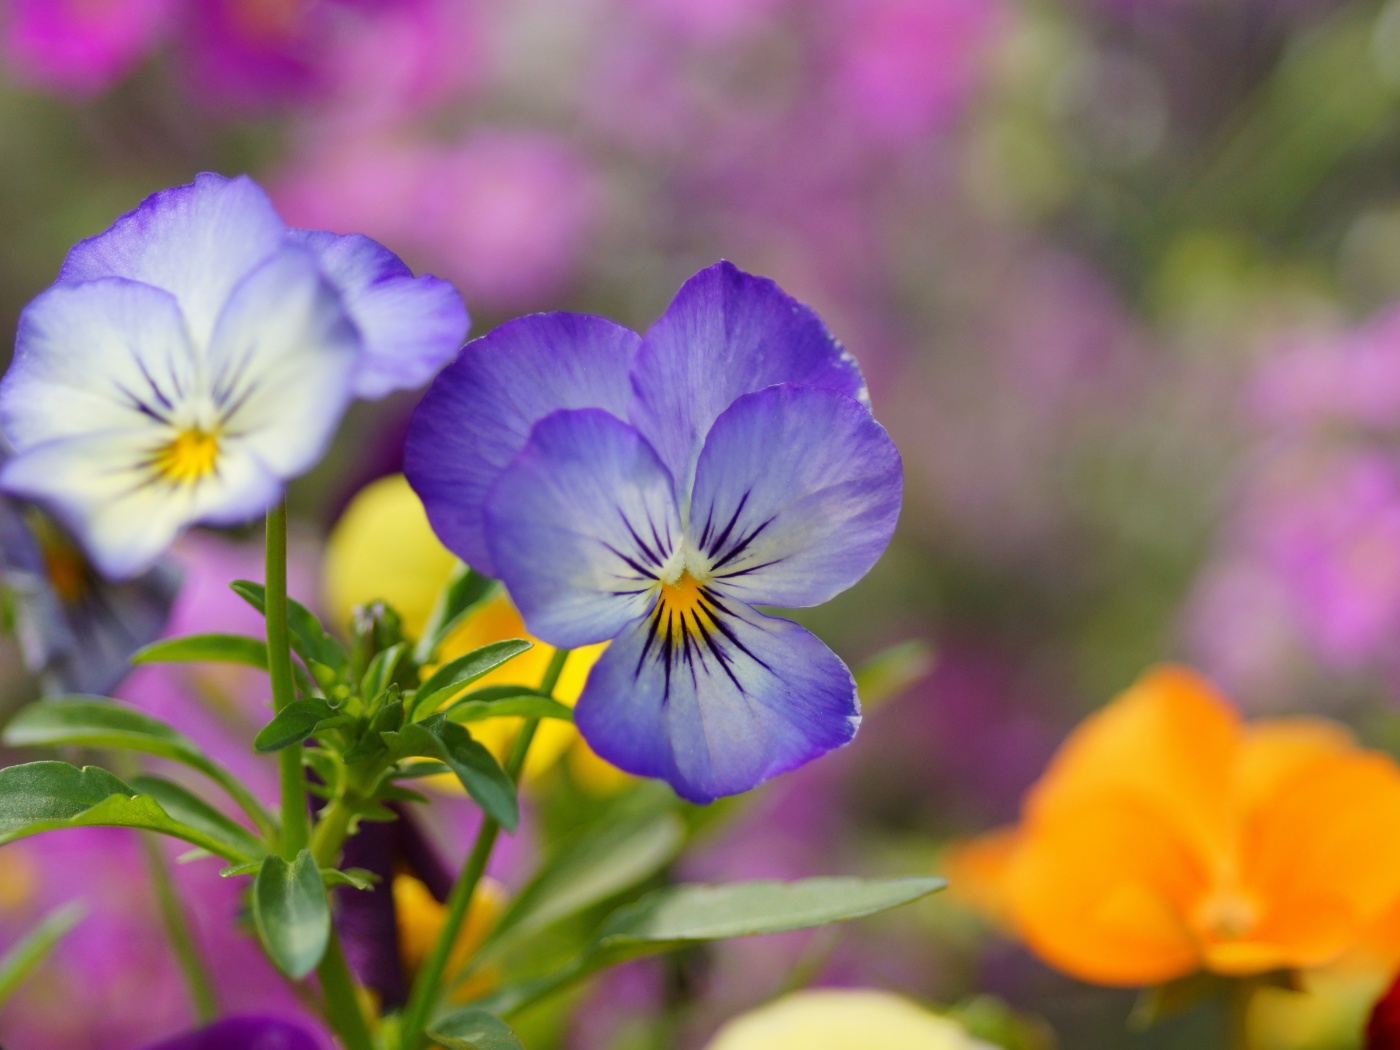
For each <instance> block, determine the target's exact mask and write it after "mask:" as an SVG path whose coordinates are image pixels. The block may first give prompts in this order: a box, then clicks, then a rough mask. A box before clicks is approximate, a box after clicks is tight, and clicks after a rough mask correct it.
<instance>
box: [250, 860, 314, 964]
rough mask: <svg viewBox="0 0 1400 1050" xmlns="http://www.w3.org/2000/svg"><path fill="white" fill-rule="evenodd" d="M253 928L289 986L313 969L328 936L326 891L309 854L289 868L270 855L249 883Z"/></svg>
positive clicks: (289, 865) (286, 864) (285, 863)
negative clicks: (287, 978) (288, 981)
mask: <svg viewBox="0 0 1400 1050" xmlns="http://www.w3.org/2000/svg"><path fill="white" fill-rule="evenodd" d="M253 924H254V925H255V926H256V927H257V929H258V939H259V940H261V941H262V944H263V948H264V949H266V951H267V954H268V958H270V959H271V960H272V961H273V963H274V964H276V966H277V968H278V969H279V970H281V971H282V972H283V973H285V974H286V975H287V976H288V977H290V978H292V979H293V980H300V979H301V978H303V977H305V976H306V975H307V974H309V973H310V972H311V971H312V970H314V969H316V966H317V964H319V963H320V961H321V956H323V955H325V953H326V945H327V944H328V943H329V941H330V935H331V910H330V904H329V902H328V901H327V900H326V887H325V884H324V883H323V882H322V881H321V872H320V870H319V869H318V868H317V867H316V861H315V860H313V859H312V857H311V853H310V851H309V850H302V851H301V852H300V853H298V854H297V859H296V860H295V861H293V862H292V863H290V864H288V863H287V862H286V861H285V860H283V859H282V858H281V857H279V856H277V855H276V854H275V853H274V854H269V855H268V856H266V857H264V858H263V862H262V867H260V868H259V869H258V875H257V878H256V879H254V880H253Z"/></svg>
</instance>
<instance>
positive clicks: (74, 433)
mask: <svg viewBox="0 0 1400 1050" xmlns="http://www.w3.org/2000/svg"><path fill="white" fill-rule="evenodd" d="M466 328H467V315H466V311H465V309H464V307H463V306H462V301H461V299H460V297H458V295H457V293H456V291H455V290H454V289H453V288H452V287H451V286H450V285H448V284H446V283H444V282H442V281H438V280H436V279H435V278H431V277H422V278H417V279H415V278H414V277H413V275H412V273H411V272H410V271H409V270H408V268H407V267H406V266H404V265H403V263H402V262H400V261H399V259H398V258H397V257H396V256H394V255H393V254H391V253H390V252H389V251H387V250H386V249H384V248H383V247H381V246H380V245H378V244H376V243H375V242H374V241H371V240H369V239H368V238H365V237H358V236H349V237H339V236H336V235H334V234H329V233H321V232H310V231H305V230H294V229H289V228H288V227H287V225H286V224H285V223H284V222H283V221H282V219H281V218H280V217H279V216H278V214H277V212H276V210H275V209H274V208H273V206H272V203H271V202H270V201H269V200H268V198H267V196H266V195H265V194H264V193H263V191H262V190H261V189H259V188H258V186H257V185H255V184H254V183H253V182H252V181H251V180H250V179H248V178H246V177H244V178H238V179H226V178H223V177H221V176H218V175H209V174H205V175H200V176H199V177H198V178H197V179H196V180H195V181H194V183H193V184H191V185H188V186H180V187H177V188H175V189H170V190H165V191H164V192H161V193H157V194H155V195H154V196H152V197H149V198H147V199H146V200H145V201H144V202H143V203H142V204H141V206H140V207H138V208H137V209H136V210H135V211H132V212H129V213H127V214H126V215H124V216H122V217H121V218H120V219H118V220H117V222H116V223H115V224H114V225H113V226H112V227H111V228H110V229H109V230H107V231H106V232H105V233H101V234H99V235H98V236H96V237H92V238H90V239H88V240H86V241H82V242H81V243H79V244H78V245H76V246H75V247H74V248H73V249H72V251H70V252H69V253H68V258H67V260H66V261H65V262H64V264H63V269H62V270H61V271H60V273H59V278H58V281H57V283H55V284H54V286H53V287H51V288H50V289H48V291H46V292H44V293H43V294H41V295H40V296H39V297H38V298H37V299H35V300H34V301H33V302H32V303H30V304H29V306H28V307H26V308H25V311H24V313H23V315H22V316H21V318H20V324H19V334H18V336H17V339H16V346H15V358H14V362H13V364H12V365H11V366H10V370H9V372H8V373H7V374H6V376H5V378H4V380H3V382H0V427H3V430H4V433H5V436H6V437H8V438H9V440H10V442H11V443H12V444H13V446H14V448H15V451H16V456H15V458H13V459H12V460H10V462H9V463H7V464H6V465H5V467H4V470H3V472H0V485H3V487H4V488H5V490H6V491H9V492H12V493H14V494H16V495H20V496H24V497H27V498H30V499H33V500H35V501H38V502H40V503H42V504H44V505H45V506H46V507H47V508H48V509H50V510H51V511H52V512H53V513H54V514H55V515H56V516H57V517H58V518H59V519H60V520H61V521H62V522H63V523H64V524H65V525H66V526H67V527H68V528H69V529H70V531H72V532H73V534H74V535H75V536H77V537H78V538H79V539H80V540H81V541H82V543H83V545H84V546H85V547H86V548H87V551H88V553H89V554H90V556H91V557H92V559H93V561H94V562H95V563H96V564H97V566H98V568H99V569H101V570H102V571H103V572H104V573H106V574H107V575H110V576H116V577H127V576H132V575H135V574H137V573H139V572H141V571H143V570H145V569H146V568H148V567H149V566H150V565H151V564H152V563H154V561H155V560H156V558H157V557H158V556H159V555H160V553H161V552H162V551H163V550H165V549H166V548H167V547H168V546H169V545H170V543H171V542H172V541H173V540H174V538H175V537H176V536H177V535H178V534H179V533H180V532H181V531H182V530H183V529H184V528H186V527H187V526H189V525H191V524H194V523H196V522H207V523H211V524H229V523H233V522H239V521H245V520H247V519H249V518H251V517H254V516H255V515H257V514H259V513H261V512H263V511H264V510H266V509H267V508H268V507H269V506H271V505H272V504H273V503H274V502H276V500H277V499H278V498H280V496H281V493H282V488H283V485H284V484H285V482H286V481H287V480H288V479H289V478H292V477H295V476H296V475H298V474H301V473H303V472H304V471H306V470H308V469H309V468H310V467H311V466H312V465H313V464H314V463H315V462H316V461H317V459H319V458H320V456H321V454H322V452H323V451H324V450H325V447H326V445H327V443H328V442H329V441H330V439H331V436H332V435H333V433H334V431H335V428H336V426H337V424H338V423H339V421H340V417H341V415H342V413H343V412H344V410H345V408H346V406H347V405H348V403H349V401H350V399H351V398H352V397H356V396H358V397H379V396H382V395H383V394H385V393H388V392H389V391H390V390H394V389H400V388H405V387H411V386H417V385H419V384H421V383H423V382H425V381H426V380H427V379H428V378H429V377H430V376H431V375H432V374H433V372H434V371H436V369H437V368H438V366H440V365H441V364H442V362H443V361H444V360H446V358H447V357H449V356H450V355H451V354H452V352H453V351H454V350H455V349H456V348H457V346H458V344H459V343H460V341H461V339H462V337H463V336H464V335H465V334H466Z"/></svg>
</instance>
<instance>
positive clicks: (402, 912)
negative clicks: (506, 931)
mask: <svg viewBox="0 0 1400 1050" xmlns="http://www.w3.org/2000/svg"><path fill="white" fill-rule="evenodd" d="M393 893H394V913H395V915H396V917H397V918H398V923H399V954H400V956H401V957H402V958H403V966H404V969H405V970H406V971H407V972H408V973H409V974H414V973H417V972H418V968H419V967H420V966H422V965H423V960H424V959H426V958H427V957H428V953H429V952H430V951H432V949H433V945H434V944H435V943H436V942H437V938H438V933H439V932H440V931H441V930H442V922H443V917H444V916H445V915H446V913H447V906H446V905H444V904H440V903H438V901H437V900H436V899H435V898H434V897H433V895H432V894H431V893H430V892H428V887H427V886H425V885H423V883H421V882H420V881H418V880H417V879H415V878H414V877H413V876H412V875H395V876H394V883H393ZM505 905H506V892H505V888H504V887H503V886H502V885H501V884H500V883H499V882H497V881H496V880H495V879H492V878H490V877H489V876H486V877H483V878H482V880H481V882H480V883H478V884H477V887H476V893H475V894H473V895H472V903H471V907H470V908H468V909H467V918H466V921H465V922H464V923H463V924H462V929H461V932H459V933H458V934H457V943H456V944H454V945H453V946H452V954H451V955H449V956H448V959H447V979H448V981H449V982H451V981H453V980H454V979H455V978H456V977H457V975H458V974H460V973H461V972H462V969H463V967H465V966H466V964H467V963H468V962H469V961H470V960H471V957H472V955H474V954H475V953H476V950H477V949H478V948H480V947H481V944H482V942H483V941H485V940H486V935H487V934H488V933H490V932H491V928H492V927H493V926H495V925H496V921H497V920H498V919H499V918H500V917H501V913H502V912H503V911H504V910H505ZM495 980H496V975H495V974H494V973H493V972H489V971H488V970H487V969H486V968H483V969H482V970H481V971H479V972H477V973H475V974H473V975H472V977H471V978H470V979H469V980H467V981H465V982H464V983H463V984H462V985H461V986H460V987H458V988H456V989H454V991H453V994H452V996H451V998H452V999H453V1001H455V1002H466V1001H467V1000H468V999H471V998H474V997H476V996H480V995H484V994H485V993H486V992H488V991H490V989H491V986H492V985H493V984H494V983H495Z"/></svg>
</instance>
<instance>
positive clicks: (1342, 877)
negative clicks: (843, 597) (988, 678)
mask: <svg viewBox="0 0 1400 1050" xmlns="http://www.w3.org/2000/svg"><path fill="white" fill-rule="evenodd" d="M960 884H962V885H966V886H967V887H968V889H969V890H970V891H971V892H965V893H964V894H963V896H964V898H965V899H969V900H970V901H972V903H974V904H975V905H977V906H980V907H981V908H982V909H983V910H984V911H987V912H989V913H990V914H992V915H993V916H994V917H995V918H997V919H998V920H1000V921H1001V922H1003V923H1005V924H1006V925H1007V926H1008V927H1009V928H1010V929H1011V930H1012V931H1013V932H1014V933H1015V934H1016V935H1017V936H1019V937H1020V938H1021V939H1022V940H1024V941H1025V943H1026V944H1027V945H1028V946H1029V947H1030V949H1031V950H1032V951H1034V952H1035V953H1036V954H1037V955H1039V956H1040V957H1041V958H1042V959H1044V960H1045V961H1046V962H1048V963H1049V964H1051V965H1052V966H1054V967H1056V968H1058V969H1060V970H1062V971H1064V972H1066V973H1068V974H1071V975H1073V976H1075V977H1078V978H1081V979H1083V980H1086V981H1092V982H1096V983H1099V984H1110V985H1148V984H1156V983H1159V982H1162V981H1167V980H1171V979H1173V978H1177V977H1182V976H1185V975H1187V974H1190V973H1193V972H1195V971H1197V970H1201V969H1204V970H1208V971H1212V972H1214V973H1217V974H1221V975H1225V976H1244V975H1249V974H1258V973H1264V972H1267V971H1270V970H1276V969H1283V968H1298V967H1312V966H1318V965H1321V964H1324V963H1327V962H1330V961H1331V960H1334V959H1336V958H1337V957H1338V956H1340V955H1341V954H1342V953H1343V952H1345V951H1347V950H1348V949H1350V948H1353V947H1355V946H1357V945H1358V944H1360V943H1361V942H1362V941H1363V940H1364V939H1366V938H1368V937H1372V936H1374V934H1375V930H1376V928H1377V925H1378V923H1379V922H1380V920H1381V919H1382V918H1383V917H1384V916H1385V915H1386V913H1387V911H1388V910H1389V909H1390V908H1392V906H1394V904H1395V903H1396V900H1397V896H1400V769H1397V767H1396V765H1395V763H1394V762H1393V761H1392V760H1391V759H1390V758H1388V757H1386V756H1384V755H1381V754H1378V753H1376V752H1371V751H1364V750H1361V749H1360V748H1358V747H1356V746H1355V744H1354V743H1353V742H1352V740H1351V737H1350V736H1349V734H1348V733H1347V731H1346V730H1345V729H1344V728H1343V727H1341V726H1338V725H1336V724H1334V723H1331V722H1326V721H1323V720H1321V719H1311V718H1295V719H1277V720H1272V721H1260V722H1255V723H1252V724H1248V725H1246V724H1245V723H1244V722H1243V721H1242V720H1241V719H1240V717H1239V715H1238V714H1237V713H1236V712H1235V710H1234V709H1233V708H1232V707H1231V706H1230V704H1229V703H1228V702H1227V701H1226V700H1225V699H1223V698H1222V697H1221V696H1220V695H1219V694H1218V693H1217V692H1216V691H1215V690H1214V689H1213V688H1212V687H1211V685H1210V684H1209V683H1208V682H1206V681H1205V680H1204V679H1202V678H1201V677H1199V676H1198V675H1196V674H1195V673H1193V672H1192V671H1190V670H1187V669H1185V668H1180V667H1162V668H1158V669H1155V670H1153V671H1150V672H1148V673H1147V674H1146V675H1144V676H1143V677H1142V678H1141V679H1140V680H1139V681H1138V682H1137V683H1136V684H1135V685H1133V686H1132V687H1131V688H1130V689H1128V690H1127V691H1126V692H1125V693H1123V694H1122V695H1121V696H1119V697H1118V698H1116V699H1115V700H1114V701H1113V702H1112V703H1110V704H1109V705H1108V706H1107V707H1106V708H1104V709H1103V710H1102V711H1100V712H1098V713H1097V714H1095V715H1093V716H1091V717H1090V718H1089V719H1087V720H1086V721H1085V722H1084V723H1083V724H1082V725H1081V726H1080V727H1079V728H1078V729H1076V730H1075V731H1074V732H1073V733H1072V734H1071V735H1070V737H1069V738H1068V739H1067V740H1066V741H1065V743H1064V744H1063V745H1062V746H1061V748H1060V750H1059V752H1058V754H1056V756H1055V757H1054V759H1053V760H1052V761H1051V763H1050V766H1049V768H1048V769H1047V770H1046V772H1045V774H1044V775H1043V776H1042V777H1041V779H1040V781H1039V782H1038V783H1037V784H1035V785H1034V786H1033V787H1032V788H1031V790H1030V791H1029V792H1028V793H1027V796H1026V798H1025V800H1024V803H1023V808H1022V819H1021V823H1020V824H1019V825H1018V826H1016V827H1015V828H1013V829H1003V830H1001V831H998V832H993V833H992V835H990V836H988V837H985V838H984V839H982V840H980V841H978V842H975V843H973V844H972V845H971V846H970V847H968V848H966V849H964V850H963V851H961V853H960V854H959V855H958V856H956V857H955V858H954V862H953V885H954V888H955V889H956V888H957V887H958V886H959V885H960Z"/></svg>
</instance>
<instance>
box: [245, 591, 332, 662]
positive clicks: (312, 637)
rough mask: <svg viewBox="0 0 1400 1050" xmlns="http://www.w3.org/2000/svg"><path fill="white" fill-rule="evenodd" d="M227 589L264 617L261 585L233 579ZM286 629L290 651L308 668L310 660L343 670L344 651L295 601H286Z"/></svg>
mask: <svg viewBox="0 0 1400 1050" xmlns="http://www.w3.org/2000/svg"><path fill="white" fill-rule="evenodd" d="M229 587H231V588H232V589H233V593H234V594H236V595H238V596H239V597H240V598H242V599H243V600H244V601H245V602H247V603H248V604H249V605H251V606H252V607H253V608H254V609H256V610H258V612H259V613H261V614H262V615H264V616H266V615H267V591H266V589H265V588H264V587H263V585H262V584H260V583H254V582H253V581H251V580H234V581H233V583H231V584H229ZM287 629H288V631H289V632H290V634H291V643H292V648H293V649H294V650H296V654H297V655H298V656H300V657H301V658H302V660H303V662H305V663H306V665H307V666H308V667H310V666H311V663H312V662H313V661H314V662H316V663H318V664H323V665H324V666H326V667H328V668H330V670H332V671H335V672H340V671H342V670H344V669H345V664H346V656H345V650H344V649H343V648H342V647H341V645H340V643H339V642H337V641H336V640H335V638H333V637H332V636H331V635H330V634H329V633H328V632H327V631H326V629H325V628H324V627H322V626H321V621H320V620H318V619H316V616H315V614H314V613H312V612H311V610H310V609H308V608H307V607H306V606H304V605H302V604H301V602H299V601H297V600H296V599H295V598H288V599H287Z"/></svg>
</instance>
